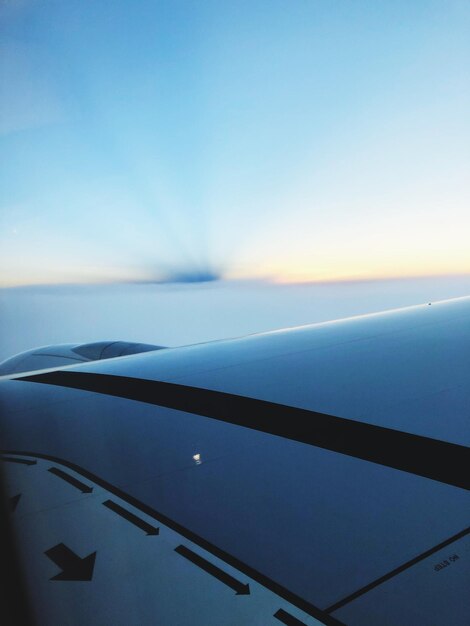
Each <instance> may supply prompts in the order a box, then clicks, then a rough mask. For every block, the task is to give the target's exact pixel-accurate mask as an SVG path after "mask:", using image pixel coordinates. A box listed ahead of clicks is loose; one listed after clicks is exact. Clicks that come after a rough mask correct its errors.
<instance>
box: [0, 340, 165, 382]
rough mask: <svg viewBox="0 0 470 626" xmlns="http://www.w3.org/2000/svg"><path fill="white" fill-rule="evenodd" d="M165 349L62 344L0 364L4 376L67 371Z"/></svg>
mask: <svg viewBox="0 0 470 626" xmlns="http://www.w3.org/2000/svg"><path fill="white" fill-rule="evenodd" d="M164 348H165V346H155V345H152V344H148V343H133V342H129V341H96V342H94V343H83V344H75V343H62V344H58V345H55V346H43V347H41V348H33V349H32V350H26V351H25V352H20V353H19V354H15V355H14V356H12V357H10V358H9V359H6V360H5V361H2V363H0V376H6V375H8V374H19V373H21V372H34V371H37V370H42V369H46V368H49V367H64V366H65V365H76V364H78V363H86V362H87V361H100V360H102V359H112V358H114V357H117V356H126V355H128V354H139V353H141V352H152V351H153V350H162V349H164Z"/></svg>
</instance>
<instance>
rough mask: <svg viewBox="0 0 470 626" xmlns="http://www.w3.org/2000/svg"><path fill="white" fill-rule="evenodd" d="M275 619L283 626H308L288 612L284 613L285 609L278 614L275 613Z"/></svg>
mask: <svg viewBox="0 0 470 626" xmlns="http://www.w3.org/2000/svg"><path fill="white" fill-rule="evenodd" d="M274 617H275V618H276V619H278V620H279V621H280V622H282V623H283V624H286V626H306V624H305V623H304V622H301V621H300V620H299V619H297V618H296V617H294V616H293V615H291V614H290V613H287V611H284V609H279V611H277V613H274Z"/></svg>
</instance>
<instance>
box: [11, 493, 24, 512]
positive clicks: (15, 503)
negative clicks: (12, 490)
mask: <svg viewBox="0 0 470 626" xmlns="http://www.w3.org/2000/svg"><path fill="white" fill-rule="evenodd" d="M20 498H21V493H19V494H17V495H16V496H12V497H11V498H10V511H12V512H13V511H16V507H17V506H18V501H19V499H20Z"/></svg>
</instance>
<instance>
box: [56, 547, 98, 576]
mask: <svg viewBox="0 0 470 626" xmlns="http://www.w3.org/2000/svg"><path fill="white" fill-rule="evenodd" d="M44 554H45V555H46V556H47V557H49V558H50V559H51V561H53V562H54V563H55V564H56V565H57V566H58V567H60V568H61V570H62V571H61V572H60V574H57V575H56V576H53V577H52V578H51V580H91V579H92V577H93V569H94V567H95V558H96V552H93V553H92V554H89V555H88V556H86V557H84V558H83V559H82V558H80V557H79V556H78V555H77V554H75V552H72V550H70V548H67V546H66V545H65V544H63V543H59V544H57V545H56V546H54V547H53V548H50V549H49V550H46V552H45V553H44Z"/></svg>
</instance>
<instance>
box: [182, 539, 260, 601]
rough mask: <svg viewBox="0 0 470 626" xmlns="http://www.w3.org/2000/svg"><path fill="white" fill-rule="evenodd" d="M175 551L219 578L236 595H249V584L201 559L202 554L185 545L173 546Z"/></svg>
mask: <svg viewBox="0 0 470 626" xmlns="http://www.w3.org/2000/svg"><path fill="white" fill-rule="evenodd" d="M175 552H177V553H178V554H180V555H181V556H184V558H185V559H188V561H191V563H194V565H197V566H198V567H200V568H201V569H203V570H204V571H206V572H207V573H208V574H210V575H211V576H214V578H217V579H218V580H220V582H222V583H224V585H227V586H228V587H230V588H231V589H233V590H234V591H235V593H236V594H237V596H247V595H249V593H250V585H244V584H243V583H241V582H240V581H239V580H237V579H236V578H234V577H233V576H230V574H227V572H224V571H223V570H221V569H220V568H219V567H216V566H215V565H214V564H213V563H210V562H209V561H206V559H203V558H202V556H199V554H196V553H195V552H193V551H192V550H190V549H189V548H186V546H183V545H180V546H178V547H177V548H175Z"/></svg>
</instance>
